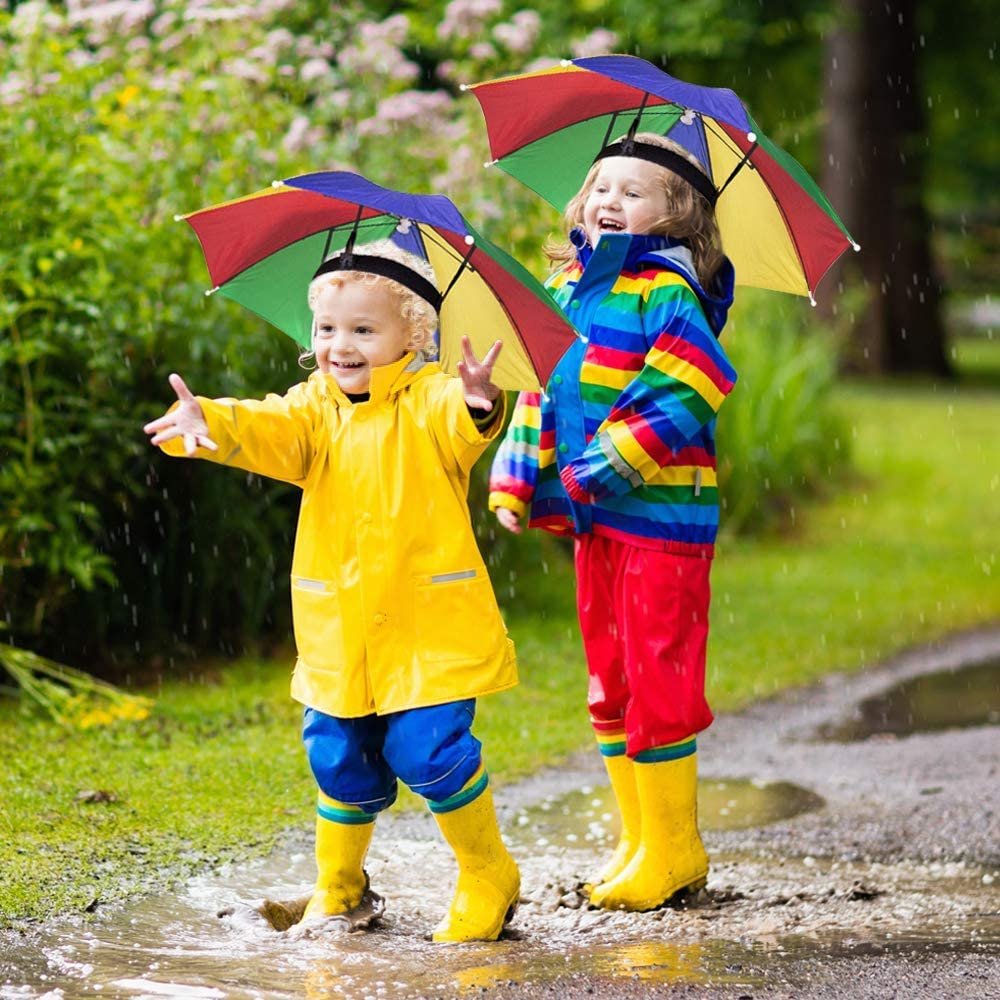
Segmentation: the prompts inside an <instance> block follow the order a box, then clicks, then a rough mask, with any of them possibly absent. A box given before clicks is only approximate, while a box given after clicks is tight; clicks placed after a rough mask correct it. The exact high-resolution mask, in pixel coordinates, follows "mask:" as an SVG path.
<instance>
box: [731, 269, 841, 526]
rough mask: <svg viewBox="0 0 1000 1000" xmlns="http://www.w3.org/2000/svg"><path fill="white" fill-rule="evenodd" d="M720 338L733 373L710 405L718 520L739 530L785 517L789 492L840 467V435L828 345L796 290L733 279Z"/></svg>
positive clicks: (808, 489) (806, 490)
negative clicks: (715, 408) (721, 401)
mask: <svg viewBox="0 0 1000 1000" xmlns="http://www.w3.org/2000/svg"><path fill="white" fill-rule="evenodd" d="M736 302H737V305H736V308H734V310H733V313H732V315H731V318H730V322H729V325H728V326H727V328H726V330H725V331H724V333H723V338H722V342H723V344H724V345H725V347H726V351H727V353H728V354H729V356H730V359H731V360H732V362H733V364H734V365H735V367H736V371H737V372H738V374H739V380H738V381H737V383H736V388H735V389H734V390H733V392H732V394H731V396H730V398H729V399H728V400H727V401H726V403H725V405H724V406H723V408H722V410H721V412H720V415H719V424H718V439H717V445H718V455H719V481H720V487H721V494H722V504H723V511H722V524H723V528H724V530H726V531H729V532H733V533H745V532H748V531H756V530H761V529H765V528H768V527H773V526H774V525H775V524H778V523H786V522H787V521H789V520H794V517H795V506H794V505H795V501H796V499H797V498H800V497H803V496H808V495H810V494H815V493H817V492H818V491H821V490H822V488H823V486H824V485H825V484H827V483H829V482H830V481H831V480H833V479H835V478H836V477H837V476H838V475H840V474H842V471H843V468H844V467H845V465H846V463H847V461H848V459H849V453H848V446H849V441H848V438H847V435H846V433H845V428H844V424H843V420H842V418H841V417H840V416H839V415H838V414H837V413H836V411H835V410H834V409H833V406H832V403H831V397H830V390H831V389H832V387H833V384H834V380H835V378H836V371H837V351H836V348H835V344H834V342H833V339H832V337H831V335H830V334H829V332H828V331H826V330H825V329H823V328H822V327H820V326H818V325H817V324H816V322H815V319H814V317H815V313H813V312H812V310H811V309H810V307H809V306H808V305H806V303H805V302H804V301H802V300H798V299H794V298H791V297H789V296H784V295H779V294H777V293H774V292H761V291H756V290H749V289H738V290H737V295H736Z"/></svg>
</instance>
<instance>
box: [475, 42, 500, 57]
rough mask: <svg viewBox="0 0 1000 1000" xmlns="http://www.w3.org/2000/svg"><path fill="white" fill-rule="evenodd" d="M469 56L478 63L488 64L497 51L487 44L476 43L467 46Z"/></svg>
mask: <svg viewBox="0 0 1000 1000" xmlns="http://www.w3.org/2000/svg"><path fill="white" fill-rule="evenodd" d="M469 55H470V56H472V58H473V59H475V60H477V61H478V62H489V61H490V60H491V59H495V58H496V55H497V50H496V49H495V48H493V46H492V45H490V43H489V42H476V43H475V45H470V46H469Z"/></svg>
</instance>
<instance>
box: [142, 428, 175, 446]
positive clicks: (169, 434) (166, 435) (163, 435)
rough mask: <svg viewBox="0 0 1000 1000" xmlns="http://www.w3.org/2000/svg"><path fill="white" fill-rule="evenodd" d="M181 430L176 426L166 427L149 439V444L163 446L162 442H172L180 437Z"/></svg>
mask: <svg viewBox="0 0 1000 1000" xmlns="http://www.w3.org/2000/svg"><path fill="white" fill-rule="evenodd" d="M180 435H181V430H180V428H179V427H177V426H176V425H172V426H170V427H168V428H167V429H166V430H163V431H161V432H160V433H159V434H157V435H155V436H154V437H152V438H150V441H149V443H150V444H163V442H164V441H172V440H173V439H174V438H175V437H180Z"/></svg>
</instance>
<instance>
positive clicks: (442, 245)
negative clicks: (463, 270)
mask: <svg viewBox="0 0 1000 1000" xmlns="http://www.w3.org/2000/svg"><path fill="white" fill-rule="evenodd" d="M420 235H421V236H422V237H423V238H424V239H430V241H431V243H433V244H434V245H435V246H436V247H438V248H439V249H441V250H444V251H445V253H447V254H449V255H450V256H451V258H452V260H457V261H462V260H463V258H462V257H460V256H459V255H458V254H457V253H456V252H455V248H454V247H453V246H452V245H451V244H450V243H448V242H447V240H442V239H440V238H439V237H438V235H437V233H436V232H435V231H434V229H433V228H432V227H428V230H427V232H424V231H423V230H421V232H420ZM465 266H466V267H468V268H469V270H470V271H473V272H474V271H475V270H476V269H475V268H474V267H473V266H472V264H471V263H466V265H465Z"/></svg>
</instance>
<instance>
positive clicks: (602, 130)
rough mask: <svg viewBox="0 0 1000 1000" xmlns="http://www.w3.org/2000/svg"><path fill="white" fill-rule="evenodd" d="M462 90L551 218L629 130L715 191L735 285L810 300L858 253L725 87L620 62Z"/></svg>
mask: <svg viewBox="0 0 1000 1000" xmlns="http://www.w3.org/2000/svg"><path fill="white" fill-rule="evenodd" d="M470 89H471V90H472V92H473V94H474V95H475V97H476V99H477V100H478V101H479V104H480V107H481V108H482V111H483V115H484V116H485V118H486V128H487V134H488V136H489V141H490V149H491V152H492V156H493V158H494V162H495V163H497V164H498V165H499V166H500V167H501V168H502V169H503V170H505V171H506V172H507V173H509V174H511V176H513V177H516V178H517V179H518V180H520V181H521V182H522V183H524V184H526V185H527V186H528V187H530V188H531V189H532V190H533V191H535V192H536V193H537V194H539V195H541V196H542V197H543V198H544V199H545V200H546V201H548V202H549V203H550V204H551V205H553V206H554V207H556V208H558V209H560V210H562V209H564V208H565V207H566V204H567V203H568V201H569V200H570V199H571V198H572V197H573V195H575V194H576V193H577V191H579V190H580V188H581V186H582V185H583V182H584V180H585V179H586V176H587V172H588V171H589V169H590V167H591V165H592V164H593V162H594V158H595V157H596V156H597V154H598V153H599V152H600V151H601V149H603V148H604V146H606V145H607V144H608V143H610V142H612V141H613V140H614V139H616V138H618V137H619V136H620V135H621V134H623V133H625V132H627V131H628V130H629V128H630V127H631V126H632V125H633V124H636V125H637V129H638V131H641V132H655V133H658V134H659V135H665V136H668V137H669V138H670V139H672V140H674V141H675V142H677V143H678V144H679V145H681V146H683V147H684V148H685V149H686V150H687V151H688V152H690V153H692V154H693V155H694V156H695V157H696V158H697V159H698V161H699V163H701V165H702V166H703V168H704V169H705V172H706V174H707V175H708V177H709V178H710V179H711V181H712V183H713V184H714V186H715V187H716V189H717V190H719V191H720V192H721V193H720V196H719V198H718V201H717V202H716V208H715V211H716V218H717V220H718V223H719V228H720V231H721V233H722V241H723V249H724V250H725V252H726V254H727V255H728V256H729V257H730V258H731V260H732V261H733V264H734V266H735V268H736V280H737V281H738V282H739V283H740V284H743V285H754V286H757V287H760V288H772V289H776V290H778V291H786V292H793V293H795V294H799V295H809V296H810V298H811V297H812V293H813V292H814V290H815V288H816V285H817V284H818V282H819V280H820V278H822V276H823V274H825V273H826V271H827V269H828V268H829V267H830V265H831V264H832V263H833V262H834V261H835V260H836V259H837V257H839V256H840V254H841V253H843V252H844V251H845V250H846V249H847V248H848V247H850V246H854V248H855V249H857V245H856V244H855V243H854V241H853V240H852V239H851V236H850V234H849V233H848V232H847V230H846V229H845V228H844V225H843V223H842V222H841V221H840V219H839V218H838V217H837V215H836V213H835V212H834V211H833V209H832V208H831V206H830V204H829V202H828V201H827V200H826V198H825V197H824V196H823V193H822V192H821V191H820V189H819V188H818V187H817V186H816V184H815V183H814V182H813V181H812V179H811V178H810V177H809V175H808V174H807V173H806V171H805V170H804V169H803V168H802V167H801V165H800V164H799V163H797V162H796V160H795V159H794V158H793V157H792V156H790V155H789V154H788V153H786V152H784V151H782V150H781V149H779V148H778V147H777V146H775V145H774V143H772V142H771V141H770V140H769V139H768V138H767V137H766V136H764V135H763V134H762V133H761V131H760V129H759V128H758V126H757V124H756V122H755V121H754V120H753V118H752V117H751V115H750V114H749V112H748V111H747V110H746V108H745V107H744V106H743V104H742V102H741V101H740V99H739V98H738V97H737V96H736V94H735V93H733V91H731V90H728V89H725V88H715V87H700V86H696V85H695V84H690V83H685V82H684V81H683V80H678V79H676V78H675V77H673V76H671V75H670V74H669V73H665V72H663V71H662V70H661V69H659V68H657V67H656V66H654V65H653V64H652V63H649V62H647V61H646V60H644V59H638V58H636V57H634V56H620V55H616V56H595V57H592V58H586V59H574V60H573V61H571V62H564V63H563V64H561V65H560V66H557V67H553V68H551V69H546V70H540V71H538V72H536V73H524V74H520V75H516V76H509V77H503V78H501V79H498V80H489V81H486V82H484V83H480V84H475V85H474V86H472V87H471V88H470Z"/></svg>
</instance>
